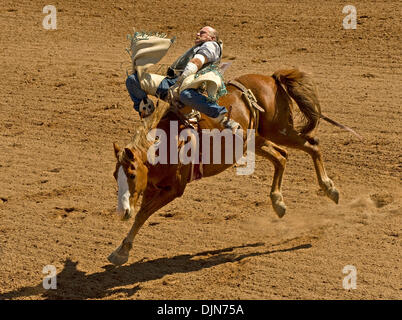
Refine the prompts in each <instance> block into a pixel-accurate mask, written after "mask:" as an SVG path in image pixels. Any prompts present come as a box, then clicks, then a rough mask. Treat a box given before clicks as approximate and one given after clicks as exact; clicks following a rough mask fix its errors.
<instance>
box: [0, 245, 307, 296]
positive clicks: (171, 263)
mask: <svg viewBox="0 0 402 320" xmlns="http://www.w3.org/2000/svg"><path fill="white" fill-rule="evenodd" d="M262 246H264V243H252V244H246V245H242V246H236V247H228V248H224V249H219V250H213V251H204V252H199V253H196V254H184V255H177V256H174V257H169V258H159V259H154V260H148V261H137V262H134V263H132V264H130V265H123V266H120V267H115V266H113V265H106V266H104V267H103V268H104V269H105V271H102V272H98V273H93V274H89V275H87V274H85V272H83V271H79V270H78V269H77V265H78V262H74V261H71V260H69V259H68V260H66V261H65V263H64V268H63V270H62V271H61V272H60V273H58V274H57V289H55V290H53V289H49V290H45V289H44V288H43V283H42V282H41V283H39V284H38V285H37V286H34V287H23V288H20V289H18V290H15V291H10V292H7V293H4V294H0V300H4V299H25V298H27V297H30V296H41V297H42V298H44V299H48V300H62V299H101V298H105V297H108V296H110V295H114V294H118V293H123V294H124V295H125V297H123V299H125V298H128V297H130V296H132V295H134V294H135V293H136V292H137V291H139V290H141V283H143V282H147V281H150V280H156V279H161V278H163V277H164V276H166V275H170V274H175V273H188V272H193V271H199V270H202V269H206V268H211V267H214V266H217V265H221V264H224V263H229V262H232V263H233V262H238V261H241V260H243V259H246V258H250V257H256V256H264V255H269V254H272V253H278V252H289V251H295V250H300V249H308V248H311V247H312V245H311V244H303V245H298V246H295V247H290V248H285V249H276V250H267V251H263V252H249V253H244V254H239V253H235V252H233V251H234V250H235V249H242V248H251V247H262ZM131 285H134V286H133V287H131V288H124V287H125V286H131Z"/></svg>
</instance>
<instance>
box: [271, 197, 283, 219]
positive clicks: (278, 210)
mask: <svg viewBox="0 0 402 320" xmlns="http://www.w3.org/2000/svg"><path fill="white" fill-rule="evenodd" d="M272 206H273V207H274V210H275V213H276V215H277V216H278V217H279V218H282V217H283V216H284V215H285V213H286V205H285V203H284V202H282V201H281V202H279V203H275V204H272Z"/></svg>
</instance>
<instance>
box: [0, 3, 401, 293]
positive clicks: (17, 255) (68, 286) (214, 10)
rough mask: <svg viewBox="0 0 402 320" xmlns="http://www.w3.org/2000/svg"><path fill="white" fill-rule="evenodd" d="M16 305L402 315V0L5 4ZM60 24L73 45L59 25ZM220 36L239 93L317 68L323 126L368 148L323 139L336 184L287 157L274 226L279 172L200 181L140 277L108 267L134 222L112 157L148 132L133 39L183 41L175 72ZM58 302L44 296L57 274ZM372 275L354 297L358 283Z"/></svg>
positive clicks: (1, 157)
mask: <svg viewBox="0 0 402 320" xmlns="http://www.w3.org/2000/svg"><path fill="white" fill-rule="evenodd" d="M0 2H1V5H0V48H1V49H0V55H1V59H0V66H1V74H2V77H1V78H0V135H1V140H0V261H1V263H0V299H401V298H402V283H401V282H402V281H401V220H402V210H401V206H402V200H401V198H402V197H401V195H402V187H401V176H402V175H401V172H402V157H401V155H402V152H401V151H402V148H401V142H400V139H401V134H402V127H401V123H402V109H401V101H402V93H401V92H402V91H401V88H402V77H401V76H402V72H401V70H402V68H401V67H402V63H401V39H400V37H401V34H402V32H401V11H400V2H399V1H396V0H395V1H391V0H387V1H357V0H356V1H352V3H351V4H353V5H354V6H355V7H356V9H357V28H356V29H355V30H345V29H343V27H342V21H343V19H344V17H345V16H346V15H347V14H344V13H342V9H343V7H344V5H345V2H344V1H321V2H319V1H313V0H305V1H293V0H280V1H278V0H275V1H257V0H255V1H240V0H233V1H230V4H229V2H228V3H227V4H225V3H226V2H223V1H204V2H203V5H202V6H201V7H200V6H199V3H200V2H199V1H194V0H190V1H185V2H182V1H176V2H175V1H173V2H172V1H165V0H163V1H159V2H154V1H150V0H149V1H148V0H138V1H128V0H116V1H105V2H102V1H94V0H81V1H71V0H68V1H67V0H63V1H61V0H57V1H52V3H47V2H46V1H38V0H32V1H15V0H0ZM47 4H52V5H54V6H55V7H56V8H57V30H53V31H48V30H45V29H44V28H43V26H42V20H43V18H44V17H45V15H46V14H44V13H43V12H42V8H43V7H44V6H45V5H47ZM204 25H212V26H214V27H215V28H216V29H218V30H219V32H220V35H221V38H222V40H223V41H224V59H223V60H224V61H231V62H232V63H233V64H232V66H231V68H230V69H229V70H228V71H227V73H226V78H227V79H232V78H235V77H236V76H239V75H241V74H244V73H262V74H267V75H270V74H272V73H273V72H274V71H275V70H277V69H279V68H282V67H289V66H290V67H293V66H294V67H300V68H301V69H303V70H305V71H308V72H311V73H312V74H313V76H314V79H315V81H316V84H317V87H318V90H319V97H320V101H321V106H322V110H323V113H325V114H326V115H328V116H329V117H331V118H334V119H336V120H337V121H339V122H341V123H344V124H346V125H348V126H350V127H352V128H353V129H355V130H356V131H357V132H358V133H360V134H361V135H362V136H363V137H364V139H363V140H362V141H360V140H358V139H357V138H356V137H354V136H353V135H351V134H350V133H348V132H344V131H340V130H339V129H338V128H335V127H333V126H331V125H329V124H327V123H323V122H322V123H321V124H320V129H319V135H318V136H319V138H320V141H321V148H322V151H323V155H324V161H325V165H326V168H327V171H328V174H329V176H330V177H331V178H332V179H333V180H334V182H335V185H336V186H337V187H338V189H339V190H340V192H341V197H340V203H339V204H338V205H336V204H334V203H332V202H331V201H330V200H329V199H328V198H326V197H324V196H323V195H322V193H321V192H320V191H319V187H318V184H317V182H316V177H315V173H314V168H313V164H312V161H311V159H310V158H309V157H308V156H307V155H306V154H304V153H302V152H299V151H295V150H291V149H288V151H289V161H288V165H287V170H286V172H285V177H284V183H283V195H284V199H285V202H286V204H287V207H288V211H287V214H286V215H285V217H284V218H282V219H279V218H277V216H276V215H275V213H274V212H273V209H272V207H271V203H270V200H269V189H270V185H271V180H272V174H273V168H272V166H271V164H270V163H269V162H268V161H266V160H265V159H263V158H261V157H257V159H256V171H255V173H254V174H252V175H249V176H237V175H236V174H235V169H229V170H227V171H225V172H223V173H222V174H220V175H218V176H215V177H211V178H205V179H202V180H198V181H195V182H193V183H191V184H190V185H188V187H187V189H186V191H185V193H184V195H183V196H182V197H181V198H180V199H177V200H175V201H174V202H172V203H170V204H169V205H168V206H166V207H164V208H162V209H161V210H159V211H158V212H157V213H155V214H154V215H153V216H152V217H151V218H150V219H149V220H148V222H147V223H146V224H145V225H144V227H143V229H142V230H141V231H140V233H139V235H138V237H137V238H136V241H135V244H134V247H133V250H132V253H131V256H130V259H129V261H128V263H127V264H125V265H123V266H121V267H119V268H114V267H112V266H111V265H110V264H109V262H108V261H107V259H106V258H107V256H108V255H109V254H110V253H111V252H112V251H113V250H114V249H115V248H116V247H117V246H118V245H119V244H120V242H121V241H122V239H123V238H124V236H125V235H126V233H127V231H128V229H129V228H130V227H131V224H132V220H130V221H129V222H122V221H120V220H118V219H117V216H116V215H115V213H114V212H115V207H116V190H117V186H116V183H115V180H114V178H113V176H112V173H113V170H114V166H115V158H114V153H113V147H112V143H113V142H114V141H117V142H119V143H120V144H121V145H124V144H125V143H127V142H128V141H129V140H130V138H131V136H132V134H133V132H134V128H135V127H136V126H138V125H139V123H140V121H139V117H138V115H137V114H136V113H135V112H133V109H132V103H131V100H130V98H129V96H128V93H127V92H126V89H125V77H126V70H128V69H130V60H129V56H128V55H127V53H126V52H125V49H126V48H127V47H128V41H127V40H126V35H127V34H129V33H130V32H131V31H132V28H133V27H135V28H136V29H137V30H151V31H162V32H165V33H167V34H168V35H169V36H177V41H176V43H175V44H174V46H173V47H172V48H171V50H170V51H169V53H168V55H167V56H166V57H165V58H164V61H163V62H164V63H170V62H172V61H173V60H174V59H175V58H176V57H177V56H178V55H179V54H181V53H182V52H183V51H184V50H185V49H187V48H188V47H189V46H190V45H192V43H193V38H194V35H195V32H196V31H197V30H198V29H199V28H200V27H202V26H204ZM46 265H54V266H55V267H56V270H57V289H56V290H45V289H44V288H43V285H42V281H43V278H44V276H45V274H44V273H42V271H43V268H44V266H46ZM347 265H352V266H354V267H355V268H356V271H357V273H356V276H357V278H356V285H357V288H356V289H354V290H346V289H344V288H343V285H342V283H343V279H344V277H345V276H346V274H344V273H343V272H342V271H343V268H344V267H345V266H347Z"/></svg>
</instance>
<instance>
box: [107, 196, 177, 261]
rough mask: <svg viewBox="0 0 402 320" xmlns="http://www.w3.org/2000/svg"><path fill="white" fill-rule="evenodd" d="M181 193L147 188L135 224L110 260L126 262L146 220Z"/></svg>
mask: <svg viewBox="0 0 402 320" xmlns="http://www.w3.org/2000/svg"><path fill="white" fill-rule="evenodd" d="M179 195H180V194H178V192H177V190H175V189H159V190H157V191H155V190H152V191H150V190H149V189H147V190H145V192H144V196H143V200H142V204H141V208H140V210H139V211H138V212H137V214H136V215H135V219H134V223H133V226H132V227H131V229H130V231H129V232H128V234H127V236H126V237H125V238H124V240H123V242H122V243H121V245H120V246H119V247H118V248H117V249H116V250H115V251H113V252H112V253H111V254H110V255H109V257H108V260H109V261H110V262H111V263H113V264H114V265H117V266H120V265H122V264H124V263H126V262H127V260H128V256H129V253H130V250H131V248H132V247H133V241H134V237H135V236H136V235H137V233H138V231H139V230H140V228H141V227H142V226H143V224H144V223H145V221H147V219H148V218H149V217H150V216H151V215H152V214H153V213H154V212H156V211H158V210H159V209H160V208H162V207H164V206H165V205H167V204H168V203H169V202H171V201H173V200H174V199H175V198H176V197H178V196H179Z"/></svg>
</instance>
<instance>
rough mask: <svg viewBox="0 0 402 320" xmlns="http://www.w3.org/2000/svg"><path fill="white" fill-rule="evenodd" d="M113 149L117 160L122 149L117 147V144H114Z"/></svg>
mask: <svg viewBox="0 0 402 320" xmlns="http://www.w3.org/2000/svg"><path fill="white" fill-rule="evenodd" d="M113 149H114V155H115V156H116V158H117V159H118V158H119V156H118V155H119V152H120V150H121V149H120V147H119V146H118V145H117V143H116V142H113Z"/></svg>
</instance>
